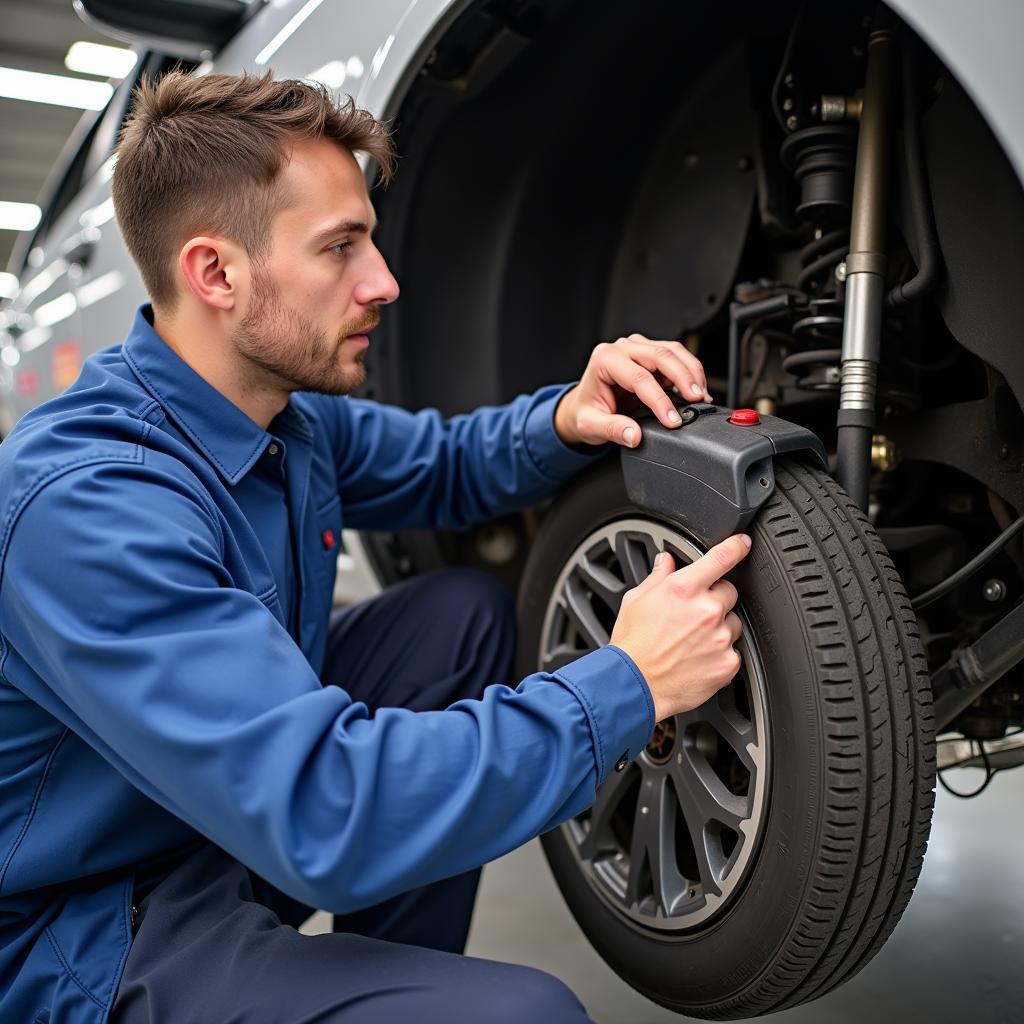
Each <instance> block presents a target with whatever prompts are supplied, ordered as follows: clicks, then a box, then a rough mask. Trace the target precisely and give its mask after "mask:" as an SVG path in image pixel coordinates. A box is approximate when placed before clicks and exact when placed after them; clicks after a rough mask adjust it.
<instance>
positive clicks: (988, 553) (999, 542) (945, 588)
mask: <svg viewBox="0 0 1024 1024" xmlns="http://www.w3.org/2000/svg"><path fill="white" fill-rule="evenodd" d="M1022 529H1024V516H1021V517H1020V518H1019V519H1015V520H1014V521H1013V522H1012V523H1010V525H1009V526H1008V527H1007V528H1006V529H1005V530H1003V532H1002V533H1001V534H999V536H998V537H996V539H995V540H994V541H992V543H991V544H989V546H988V547H987V548H985V549H984V551H981V552H979V553H978V554H976V555H975V556H974V557H973V558H972V559H971V560H970V561H969V562H968V563H967V564H966V565H962V566H961V567H960V568H959V569H957V571H956V572H955V573H953V575H952V576H950V577H949V579H948V580H943V581H942V582H941V583H936V584H935V586H934V587H932V588H931V590H926V591H925V592H924V593H923V594H918V595H917V597H915V598H914V599H913V600H912V601H911V602H910V604H911V606H912V607H913V609H914V611H920V610H921V609H922V608H924V607H926V606H927V605H930V604H932V603H934V602H935V601H938V600H939V598H940V597H945V596H946V594H948V593H949V592H950V591H951V590H953V589H954V588H955V587H958V586H960V584H961V583H963V581H964V580H965V579H967V577H968V576H970V575H971V574H972V573H974V572H976V571H977V570H978V569H980V568H981V567H982V566H983V565H984V564H985V563H986V562H988V561H989V560H990V559H992V558H993V557H994V556H995V555H997V554H998V553H999V551H1000V550H1001V549H1002V548H1003V547H1004V546H1005V545H1006V544H1007V543H1008V542H1009V541H1011V540H1013V538H1014V537H1016V536H1017V534H1018V533H1020V531H1021V530H1022Z"/></svg>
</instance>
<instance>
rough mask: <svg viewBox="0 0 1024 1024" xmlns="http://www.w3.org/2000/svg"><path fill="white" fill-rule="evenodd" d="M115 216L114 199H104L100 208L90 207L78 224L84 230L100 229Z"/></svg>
mask: <svg viewBox="0 0 1024 1024" xmlns="http://www.w3.org/2000/svg"><path fill="white" fill-rule="evenodd" d="M113 216H114V197H113V196H111V197H110V198H109V199H104V200H103V202H102V203H100V204H99V206H90V207H89V209H88V210H86V211H85V213H83V214H82V215H81V216H80V217H79V218H78V223H79V224H81V225H82V227H83V228H98V227H99V226H100V225H101V224H106V223H107V221H108V220H110V219H111V218H112V217H113Z"/></svg>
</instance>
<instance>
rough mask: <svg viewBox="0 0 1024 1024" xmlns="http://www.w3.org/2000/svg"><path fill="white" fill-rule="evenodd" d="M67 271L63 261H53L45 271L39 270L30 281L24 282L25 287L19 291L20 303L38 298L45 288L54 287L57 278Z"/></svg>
mask: <svg viewBox="0 0 1024 1024" xmlns="http://www.w3.org/2000/svg"><path fill="white" fill-rule="evenodd" d="M67 269H68V265H67V263H65V262H64V260H62V259H56V260H54V261H53V262H52V263H51V264H50V265H49V266H48V267H47V268H46V269H45V270H40V271H39V273H38V274H36V276H35V277H33V278H32V280H31V281H26V282H25V287H24V288H22V289H21V301H22V302H24V303H29V302H32V301H33V300H34V299H37V298H39V296H40V295H42V294H43V292H45V291H46V289H47V288H51V287H52V286H53V285H54V283H55V282H56V280H57V278H59V277H60V275H61V274H63V273H64V271H65V270H67Z"/></svg>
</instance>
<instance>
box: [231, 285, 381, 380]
mask: <svg viewBox="0 0 1024 1024" xmlns="http://www.w3.org/2000/svg"><path fill="white" fill-rule="evenodd" d="M377 320H378V315H377V314H376V311H374V312H373V313H372V314H367V315H366V316H363V317H360V318H359V320H358V321H357V322H351V323H347V324H344V325H342V327H341V329H340V330H339V332H338V333H337V334H335V335H334V336H333V337H331V335H330V334H329V333H328V332H327V331H325V330H322V329H320V328H319V327H317V325H316V324H315V323H314V322H313V321H312V320H311V319H310V318H309V317H307V316H306V315H305V314H303V313H302V312H300V311H299V310H297V309H295V308H293V307H291V306H286V305H285V304H284V303H283V302H282V301H281V297H280V295H279V294H278V291H277V288H276V287H275V285H274V283H273V281H272V280H271V278H270V276H269V275H268V274H267V273H266V272H265V271H262V270H257V271H255V272H254V274H253V290H252V299H251V301H250V303H249V309H248V310H247V311H246V314H245V316H244V317H243V318H242V320H241V321H240V322H239V324H238V327H237V328H236V329H235V332H234V334H233V335H232V338H231V340H232V343H233V344H234V347H235V351H236V352H237V353H238V354H239V355H240V356H242V357H243V359H245V360H247V362H248V364H249V366H250V368H251V369H252V371H254V372H253V373H251V374H249V375H248V376H250V377H251V378H252V383H255V382H256V381H262V382H265V383H271V382H272V383H273V384H274V385H276V386H278V387H282V388H283V389H284V390H286V391H289V392H291V391H314V392H317V393H319V394H322V395H348V394H351V393H352V392H353V391H355V390H356V389H357V388H359V387H361V386H362V385H363V382H364V381H365V380H366V368H365V366H364V365H363V350H362V349H360V350H359V351H357V352H355V353H354V355H353V361H352V363H350V364H348V365H345V364H343V363H341V362H340V359H339V353H340V351H341V347H342V345H343V344H344V342H345V339H346V338H348V337H349V336H350V335H352V334H356V333H358V332H359V331H360V330H361V329H365V328H368V327H370V326H371V325H372V324H375V323H376V322H377Z"/></svg>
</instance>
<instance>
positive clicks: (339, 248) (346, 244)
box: [331, 242, 352, 256]
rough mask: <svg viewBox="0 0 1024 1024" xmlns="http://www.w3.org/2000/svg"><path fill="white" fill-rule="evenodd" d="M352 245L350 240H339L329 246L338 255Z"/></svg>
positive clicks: (342, 253)
mask: <svg viewBox="0 0 1024 1024" xmlns="http://www.w3.org/2000/svg"><path fill="white" fill-rule="evenodd" d="M351 245H352V243H351V242H339V243H338V244H337V245H332V246H331V252H333V253H337V255H338V256H344V255H345V250H346V249H348V248H349V247H350V246H351Z"/></svg>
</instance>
